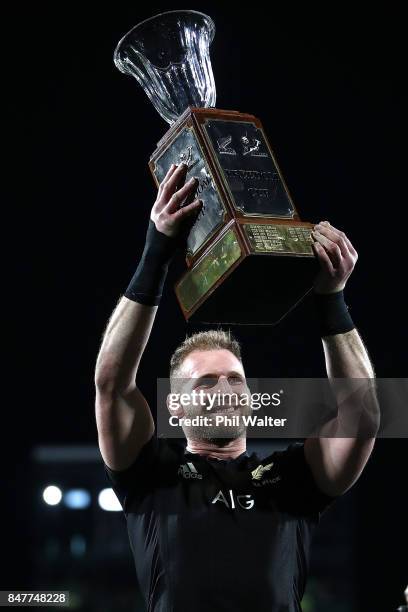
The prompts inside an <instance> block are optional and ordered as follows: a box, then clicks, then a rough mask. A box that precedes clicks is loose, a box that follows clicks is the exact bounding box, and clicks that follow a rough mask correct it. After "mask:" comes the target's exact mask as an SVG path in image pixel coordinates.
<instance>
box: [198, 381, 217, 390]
mask: <svg viewBox="0 0 408 612" xmlns="http://www.w3.org/2000/svg"><path fill="white" fill-rule="evenodd" d="M216 382H217V380H216V379H215V378H201V379H200V380H199V381H198V382H197V385H196V386H195V389H208V388H211V387H213V386H214V385H215V384H216Z"/></svg>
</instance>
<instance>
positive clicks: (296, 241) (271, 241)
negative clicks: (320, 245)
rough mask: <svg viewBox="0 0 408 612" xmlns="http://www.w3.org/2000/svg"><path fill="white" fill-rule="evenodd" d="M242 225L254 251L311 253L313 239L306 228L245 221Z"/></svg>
mask: <svg viewBox="0 0 408 612" xmlns="http://www.w3.org/2000/svg"><path fill="white" fill-rule="evenodd" d="M242 227H243V228H244V231H245V232H246V234H247V236H248V239H249V242H250V244H251V247H252V249H253V251H254V252H256V253H272V252H278V253H288V254H289V253H290V254H294V255H295V254H299V255H313V249H312V243H313V240H312V237H311V235H310V229H308V228H304V227H296V226H290V225H267V224H262V225H261V224H259V225H255V224H252V223H246V224H245V225H243V226H242Z"/></svg>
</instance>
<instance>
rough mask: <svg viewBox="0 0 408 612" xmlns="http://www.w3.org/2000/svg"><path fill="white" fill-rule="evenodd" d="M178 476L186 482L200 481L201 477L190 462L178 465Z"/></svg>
mask: <svg viewBox="0 0 408 612" xmlns="http://www.w3.org/2000/svg"><path fill="white" fill-rule="evenodd" d="M178 474H179V476H182V477H183V478H186V479H187V480H192V479H197V480H202V478H203V475H202V474H199V473H198V472H197V470H196V468H195V467H194V465H193V464H192V463H191V462H188V463H184V464H183V465H180V467H179V469H178Z"/></svg>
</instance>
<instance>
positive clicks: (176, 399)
mask: <svg viewBox="0 0 408 612" xmlns="http://www.w3.org/2000/svg"><path fill="white" fill-rule="evenodd" d="M166 405H167V410H168V411H169V412H170V414H171V416H176V417H178V418H179V419H180V418H182V417H183V416H184V409H183V406H182V405H181V402H180V394H179V393H168V394H167V397H166Z"/></svg>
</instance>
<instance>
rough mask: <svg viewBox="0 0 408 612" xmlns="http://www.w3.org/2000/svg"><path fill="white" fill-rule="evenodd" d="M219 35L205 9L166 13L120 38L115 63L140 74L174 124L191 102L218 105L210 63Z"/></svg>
mask: <svg viewBox="0 0 408 612" xmlns="http://www.w3.org/2000/svg"><path fill="white" fill-rule="evenodd" d="M214 34H215V26H214V22H213V20H212V19H211V18H210V17H208V16H207V15H204V14H203V13H199V12H197V11H170V12H167V13H161V14H160V15H156V16H155V17H151V18H150V19H146V20H145V21H142V22H141V23H139V24H138V25H136V26H135V27H134V28H132V30H130V32H128V33H127V34H126V35H125V36H124V37H123V38H122V39H121V40H120V41H119V43H118V45H117V47H116V49H115V53H114V62H115V65H116V66H117V68H119V70H120V71H121V72H123V73H125V74H130V75H131V76H133V77H135V79H136V80H137V81H138V82H139V83H140V85H141V86H142V88H143V89H144V91H145V92H146V94H147V96H148V97H149V100H150V101H151V103H152V104H153V106H154V107H155V109H156V110H157V112H158V113H159V114H160V115H161V117H163V119H165V120H166V121H167V122H168V123H170V124H173V123H174V122H175V121H177V119H178V118H179V117H180V115H181V114H182V113H183V112H184V111H185V110H186V108H188V107H189V106H195V107H214V106H215V100H216V91H215V82H214V75H213V71H212V67H211V61H210V44H211V42H212V40H213V38H214Z"/></svg>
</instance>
